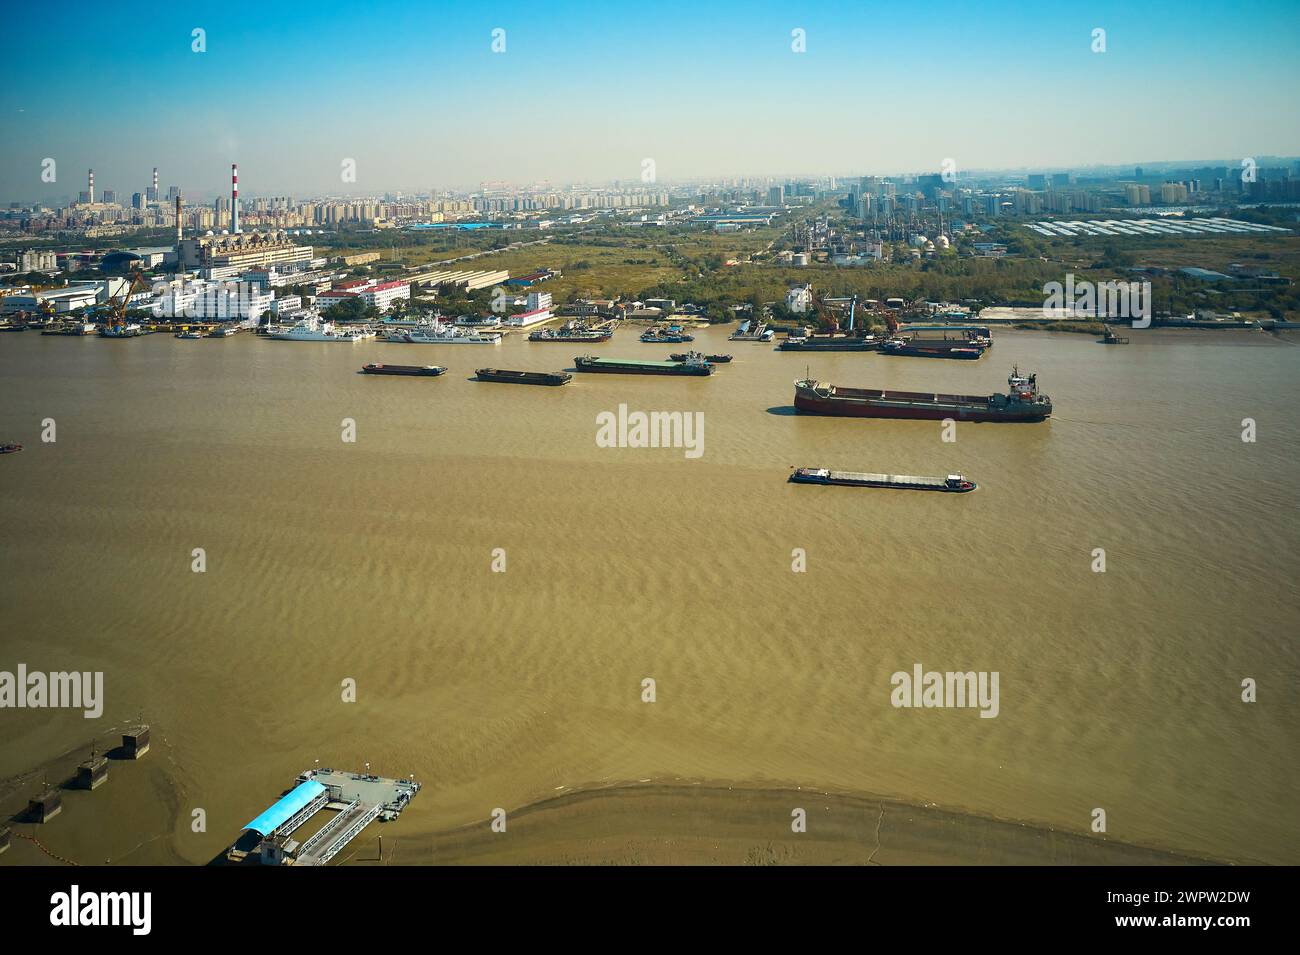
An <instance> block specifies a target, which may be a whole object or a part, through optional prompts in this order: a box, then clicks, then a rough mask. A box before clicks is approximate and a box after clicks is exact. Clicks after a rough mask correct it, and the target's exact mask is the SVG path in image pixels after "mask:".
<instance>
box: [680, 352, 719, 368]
mask: <svg viewBox="0 0 1300 955" xmlns="http://www.w3.org/2000/svg"><path fill="white" fill-rule="evenodd" d="M698 354H699V352H689V351H688V352H685V353H682V352H678V353H677V354H675V355H669V356H668V357H669V358H670V359H672V360H673V361H689V360H690V357H691V356H692V355H698ZM704 359H705V360H706V361H707V362H708V363H709V364H710V365H725V364H728V363H729V362H730V361H731V356H730V355H705V356H704Z"/></svg>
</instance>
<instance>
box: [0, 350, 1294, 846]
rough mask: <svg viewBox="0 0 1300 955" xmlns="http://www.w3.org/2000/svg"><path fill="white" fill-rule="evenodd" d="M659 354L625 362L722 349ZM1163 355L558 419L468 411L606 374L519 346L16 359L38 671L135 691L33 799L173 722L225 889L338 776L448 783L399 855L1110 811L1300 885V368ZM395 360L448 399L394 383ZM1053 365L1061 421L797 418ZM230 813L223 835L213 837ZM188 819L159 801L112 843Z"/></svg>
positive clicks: (972, 367) (743, 360) (725, 379)
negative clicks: (916, 691)
mask: <svg viewBox="0 0 1300 955" xmlns="http://www.w3.org/2000/svg"><path fill="white" fill-rule="evenodd" d="M638 331H639V330H632V329H628V328H624V329H622V330H620V331H619V332H618V333H617V334H616V336H615V339H614V340H613V341H612V342H610V343H608V344H604V345H597V346H593V347H592V348H591V351H592V352H593V353H595V354H599V355H606V356H610V357H632V358H654V359H662V358H666V357H667V353H668V352H669V351H679V350H683V349H684V347H685V346H655V345H649V344H641V343H639V342H637V341H636V335H637V332H638ZM1130 334H1131V335H1132V336H1133V338H1134V343H1133V344H1131V345H1129V346H1126V347H1103V346H1102V345H1100V344H1097V343H1096V342H1095V341H1094V339H1093V338H1092V337H1091V336H1087V335H1074V334H1051V333H1039V332H1019V331H1001V330H996V329H995V332H994V335H995V339H996V345H995V347H994V348H993V349H992V351H991V352H989V354H988V355H987V356H985V357H984V358H983V359H981V360H980V361H978V362H945V361H936V360H927V359H919V358H900V357H887V356H880V355H874V354H867V355H861V354H838V355H822V356H816V355H814V356H808V355H803V354H783V353H780V352H777V351H774V350H773V348H772V346H771V345H760V344H752V343H740V342H728V341H726V331H725V330H723V329H710V330H706V331H703V332H701V333H700V337H699V339H698V340H697V342H696V343H695V347H699V348H702V350H707V351H711V352H717V351H725V352H730V353H732V354H734V355H735V356H736V360H735V361H734V362H733V363H732V364H730V365H726V366H722V367H721V368H720V369H719V371H718V373H717V374H716V375H715V376H713V377H712V378H710V379H702V380H701V379H689V378H653V377H632V376H621V375H575V380H574V382H573V383H572V384H570V385H567V386H565V387H562V388H539V387H521V386H512V385H504V384H489V383H478V382H475V381H472V380H470V379H471V376H472V375H473V371H474V368H475V367H477V366H479V365H494V366H498V367H505V368H525V369H534V370H559V369H562V368H571V367H572V363H573V357H574V356H575V355H578V354H581V353H582V352H583V350H584V349H583V348H582V347H581V346H578V347H575V346H573V345H565V344H536V343H529V342H527V341H525V340H524V339H523V337H522V336H518V335H514V336H510V337H509V338H508V339H507V340H506V342H505V343H504V344H502V345H501V346H498V347H482V346H416V345H396V344H387V343H382V342H380V343H376V342H368V343H359V344H355V345H353V344H313V343H288V342H271V341H265V340H259V339H256V338H255V337H254V336H252V335H240V336H236V337H235V338H232V339H227V340H204V341H178V340H175V339H173V338H172V337H170V336H167V335H154V336H150V337H147V338H142V339H136V340H126V341H104V340H99V339H93V338H88V339H70V338H55V337H43V336H39V335H37V334H35V333H30V332H29V333H25V334H17V335H16V334H10V335H4V336H0V442H2V441H19V442H22V443H23V444H24V445H25V446H26V449H25V450H24V451H23V452H21V453H19V454H12V455H6V456H3V457H0V540H2V541H3V547H2V548H0V597H2V598H3V608H4V617H3V623H0V634H2V636H0V671H10V672H12V671H14V670H15V669H16V667H17V665H18V664H19V663H25V664H26V665H27V667H28V668H29V670H45V671H50V670H74V669H75V670H82V671H102V672H103V673H104V686H105V697H106V701H105V706H104V715H103V717H101V718H100V719H99V720H88V719H85V718H83V716H82V714H81V712H80V711H76V710H49V709H46V710H33V709H21V710H19V709H4V710H0V777H5V776H11V775H13V774H16V773H20V772H23V771H25V770H29V769H31V768H32V767H34V766H38V765H40V764H41V763H42V762H44V761H46V760H49V759H51V758H52V757H54V756H56V755H58V754H60V753H64V752H66V751H68V750H70V749H72V748H74V747H77V746H80V745H82V744H84V743H87V742H88V741H90V740H91V739H92V737H95V736H96V734H99V733H101V732H104V733H107V730H108V728H109V727H111V726H116V725H118V724H120V723H122V722H123V721H126V720H131V719H135V718H138V717H140V716H143V717H144V718H145V719H146V720H148V721H149V722H150V723H151V724H152V725H153V726H154V727H155V732H156V733H159V734H160V735H163V736H165V738H166V740H167V754H168V755H167V759H168V763H167V773H168V774H169V776H170V777H171V779H172V781H173V784H174V785H175V787H176V790H177V791H178V792H179V793H181V794H182V795H181V797H178V798H180V799H181V802H180V805H179V806H178V807H177V810H178V812H180V813H181V814H182V816H181V817H178V818H180V821H179V822H178V823H175V825H174V826H173V828H174V830H175V831H174V832H173V833H172V836H171V838H170V840H168V839H163V840H161V843H159V844H157V845H156V846H155V849H154V850H149V851H146V852H145V853H144V854H143V855H142V856H140V857H138V858H137V861H168V860H171V861H175V860H177V859H181V860H187V861H191V862H202V861H206V860H207V859H208V858H210V857H211V856H212V855H213V854H215V853H217V852H218V851H219V850H220V849H221V847H222V846H224V845H226V844H228V843H229V842H230V841H231V840H232V839H233V838H234V836H235V835H237V834H238V831H239V829H240V827H241V826H242V825H243V823H244V822H246V821H247V820H248V819H250V818H252V817H253V816H255V815H256V814H257V813H258V812H260V811H261V810H262V809H263V808H265V807H266V806H267V805H269V803H270V802H272V801H273V800H274V798H275V797H276V796H277V795H278V794H279V793H280V792H281V791H282V790H283V789H284V788H285V787H286V786H288V785H289V784H290V783H292V781H293V777H294V775H295V774H296V773H298V772H299V771H301V770H303V769H305V768H310V767H311V766H313V765H315V761H316V760H320V764H321V765H323V766H324V765H332V766H335V767H340V768H346V769H356V770H361V769H363V768H364V765H365V764H366V763H367V762H368V763H369V764H370V767H371V769H372V771H374V772H377V773H380V774H383V775H390V776H405V775H407V774H408V773H411V774H414V775H415V777H416V778H417V779H420V780H421V781H423V782H424V784H425V788H424V791H423V792H422V793H421V794H420V796H419V797H418V798H417V799H416V800H415V801H414V802H413V803H412V805H411V807H410V809H408V810H407V813H406V814H404V816H403V820H402V822H401V823H399V825H404V824H406V820H407V819H408V817H412V818H413V819H414V824H415V825H416V826H419V827H424V828H426V829H428V830H434V829H446V828H450V827H456V826H464V825H469V824H471V823H476V822H477V821H480V820H485V819H486V818H487V817H488V815H489V813H490V812H491V810H492V809H493V808H494V807H498V806H499V807H507V808H511V807H519V806H524V805H527V804H530V803H533V802H536V801H538V800H542V799H547V798H549V797H552V796H554V795H556V794H557V793H565V792H571V791H578V790H583V789H584V788H587V787H594V786H606V785H612V784H615V783H632V784H635V783H637V782H638V781H640V780H654V781H655V782H656V783H659V782H665V781H669V782H670V781H683V782H689V781H701V780H707V781H712V782H713V783H715V784H717V783H721V784H723V785H725V784H734V785H737V786H752V787H772V788H780V787H787V788H788V787H796V786H803V787H820V788H824V789H829V790H835V791H840V792H846V793H854V792H862V793H874V794H880V795H883V796H888V797H890V798H893V799H898V800H904V801H907V802H911V803H917V804H927V805H930V804H933V805H937V806H939V807H943V808H944V809H945V810H949V811H953V812H959V813H972V814H976V815H980V816H984V817H993V818H997V819H1004V820H1013V821H1019V822H1024V823H1028V824H1031V825H1035V826H1044V827H1054V828H1059V829H1063V830H1068V831H1071V832H1078V833H1083V834H1087V833H1089V827H1090V824H1091V822H1092V813H1093V810H1094V809H1095V808H1103V809H1104V810H1105V811H1106V816H1107V833H1106V835H1107V838H1110V839H1114V840H1118V841H1122V842H1129V843H1135V844H1139V845H1144V846H1150V847H1155V848H1162V849H1167V850H1172V851H1176V852H1181V853H1188V854H1192V855H1199V856H1208V857H1212V858H1218V859H1227V860H1240V861H1252V860H1253V861H1264V862H1275V863H1292V864H1294V863H1296V862H1300V848H1298V846H1300V838H1298V837H1300V808H1298V806H1297V800H1296V795H1295V794H1296V792H1297V789H1298V788H1300V769H1298V768H1297V760H1296V758H1295V757H1296V753H1297V751H1300V747H1298V746H1297V736H1298V735H1300V730H1298V729H1297V727H1300V702H1298V701H1297V695H1296V689H1297V686H1300V648H1298V645H1297V635H1298V634H1300V602H1298V598H1300V587H1298V585H1297V574H1296V561H1297V558H1300V520H1298V519H1297V517H1298V515H1297V502H1298V501H1300V476H1298V475H1297V469H1296V463H1297V454H1296V449H1297V446H1298V443H1297V441H1298V439H1300V424H1298V423H1297V408H1300V350H1298V348H1297V344H1296V340H1295V339H1287V338H1285V337H1283V338H1279V337H1273V336H1269V335H1265V334H1262V333H1258V332H1245V331H1243V332H1215V333H1209V332H1194V331H1189V332H1174V331H1167V332H1154V333H1152V332H1148V333H1142V332H1132V333H1130ZM369 361H385V362H390V363H406V364H441V365H447V366H449V368H450V371H449V372H448V373H447V374H446V375H444V376H442V377H441V378H437V379H418V378H379V377H372V376H365V375H360V374H357V372H358V370H359V368H360V366H361V365H362V364H363V363H365V362H369ZM1014 364H1018V365H1019V366H1020V369H1021V371H1022V372H1036V373H1037V374H1038V379H1039V383H1040V386H1041V387H1042V389H1043V390H1044V391H1045V392H1047V393H1048V394H1050V395H1051V396H1052V398H1053V400H1054V402H1055V406H1056V415H1055V416H1054V417H1053V418H1052V419H1051V420H1050V421H1047V422H1044V423H1041V424H1028V425H1007V424H1001V425H999V424H969V423H963V424H959V425H958V426H957V431H956V437H957V440H956V441H955V442H951V443H948V442H944V441H943V440H941V433H942V427H941V425H940V423H939V422H924V421H884V420H860V419H847V418H816V417H807V416H798V415H795V414H793V409H792V407H791V402H792V400H793V381H794V379H795V378H797V377H802V376H803V373H804V371H805V368H808V369H810V370H811V372H812V374H813V375H814V376H815V377H818V378H820V379H822V380H823V381H832V382H836V383H840V384H845V385H860V386H866V387H872V386H874V387H886V388H896V389H907V390H920V391H942V392H957V393H967V394H985V393H991V392H994V391H1002V390H1005V387H1006V377H1007V374H1008V372H1009V371H1010V370H1011V367H1012V365H1014ZM620 403H626V404H627V406H628V409H629V410H632V411H636V410H641V411H690V412H701V413H702V414H703V421H704V430H703V438H704V443H703V454H702V455H701V456H700V457H698V458H692V457H688V456H687V455H686V454H685V453H684V450H683V449H681V448H658V449H647V448H609V447H600V446H598V444H597V441H596V433H597V415H599V414H600V413H601V412H617V409H618V405H619V404H620ZM47 418H52V419H54V421H55V427H56V440H55V441H54V442H52V443H47V442H43V441H42V440H41V430H42V424H41V422H42V420H43V419H47ZM345 418H350V419H353V420H354V421H355V427H356V441H355V442H353V443H348V442H344V441H343V440H342V439H341V433H342V424H341V422H342V421H343V419H345ZM1244 418H1252V419H1254V421H1255V423H1256V428H1257V440H1256V441H1254V442H1252V443H1247V442H1243V441H1242V437H1241V434H1242V420H1243V419H1244ZM795 465H800V466H824V467H832V468H842V469H848V470H866V471H886V472H893V473H907V474H921V475H939V476H941V475H945V474H948V473H950V472H953V471H957V470H960V471H962V472H964V473H965V474H966V475H967V476H969V477H970V478H971V479H973V480H975V481H976V482H978V484H979V489H978V490H977V491H975V492H974V493H970V494H933V493H922V492H911V491H893V490H870V489H859V488H843V487H807V486H798V485H792V484H789V483H787V482H786V478H787V476H788V473H789V468H790V467H791V466H795ZM195 548H203V549H204V550H205V552H206V560H207V569H206V572H204V573H194V572H192V569H191V562H192V560H193V558H192V556H191V553H192V551H193V550H194V549H195ZM497 548H500V549H502V550H504V552H505V567H506V569H505V572H503V573H497V572H494V571H493V561H494V550H495V549H497ZM1096 548H1102V549H1104V550H1105V559H1106V570H1105V572H1104V573H1096V572H1094V570H1093V565H1094V558H1093V551H1094V549H1096ZM796 549H802V551H803V552H804V554H805V555H806V571H805V572H802V573H796V572H794V571H793V570H792V562H793V560H794V557H793V553H794V551H795V550H796ZM498 564H499V561H498ZM918 663H919V664H921V665H922V666H923V667H924V668H925V669H926V670H938V671H968V670H973V671H997V672H998V674H999V677H1000V682H999V687H1000V691H999V692H1000V698H999V709H998V715H997V717H996V718H980V714H979V711H978V710H976V709H971V708H966V709H957V708H953V709H915V708H896V707H894V706H893V705H891V692H892V689H893V687H892V685H891V681H890V678H891V674H893V673H894V672H895V671H908V672H910V671H911V670H912V668H913V666H914V665H915V664H918ZM646 678H651V679H653V680H654V681H655V691H656V700H655V702H653V703H646V702H643V701H642V681H643V680H644V679H646ZM346 679H351V680H355V681H356V702H344V701H343V699H342V689H341V684H342V682H343V681H344V680H346ZM1247 679H1251V680H1254V681H1256V684H1257V687H1258V690H1257V693H1258V700H1257V702H1253V703H1247V702H1243V701H1242V699H1241V696H1242V681H1243V680H1247ZM104 741H105V742H108V741H111V740H104ZM160 765H161V764H160ZM110 785H112V784H110ZM106 804H107V803H106ZM191 806H200V807H203V808H205V810H206V812H207V816H208V826H207V833H206V835H203V836H200V837H193V838H187V837H189V836H190V827H189V826H188V819H189V809H190V807H191ZM139 812H140V814H145V812H146V810H143V809H142V810H139ZM158 822H159V821H158V820H157V819H143V818H133V816H132V810H131V809H130V807H129V805H128V806H126V807H125V808H123V809H121V810H119V817H118V818H116V819H114V820H113V821H112V825H113V826H115V827H121V828H123V829H126V830H129V829H131V828H132V827H137V828H140V829H141V830H145V829H148V828H149V827H151V826H152V827H153V828H154V829H157V828H158ZM166 828H167V826H164V829H166ZM73 848H74V849H75V846H74V847H73ZM150 852H152V854H150ZM10 855H11V856H12V853H11V854H10Z"/></svg>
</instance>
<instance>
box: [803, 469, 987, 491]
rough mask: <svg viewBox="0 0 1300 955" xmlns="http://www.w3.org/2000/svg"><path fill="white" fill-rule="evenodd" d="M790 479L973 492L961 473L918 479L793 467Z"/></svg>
mask: <svg viewBox="0 0 1300 955" xmlns="http://www.w3.org/2000/svg"><path fill="white" fill-rule="evenodd" d="M790 480H791V481H793V482H794V483H796V484H841V485H844V486H846V487H893V488H900V489H903V490H908V491H947V492H949V493H955V494H964V493H965V492H967V491H973V490H975V482H974V481H968V480H966V478H964V477H962V475H960V474H949V475H948V476H947V477H946V478H937V477H917V476H916V475H914V474H870V473H868V472H865V471H832V470H831V469H830V468H795V469H794V471H793V472H792V473H791V475H790Z"/></svg>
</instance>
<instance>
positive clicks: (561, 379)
mask: <svg viewBox="0 0 1300 955" xmlns="http://www.w3.org/2000/svg"><path fill="white" fill-rule="evenodd" d="M474 374H475V375H476V376H477V377H478V380H479V381H500V382H503V383H505V384H510V385H567V384H568V383H569V382H570V381H572V380H573V376H572V375H571V374H569V373H568V372H567V371H508V370H507V369H504V368H480V369H479V370H478V371H476V372H474Z"/></svg>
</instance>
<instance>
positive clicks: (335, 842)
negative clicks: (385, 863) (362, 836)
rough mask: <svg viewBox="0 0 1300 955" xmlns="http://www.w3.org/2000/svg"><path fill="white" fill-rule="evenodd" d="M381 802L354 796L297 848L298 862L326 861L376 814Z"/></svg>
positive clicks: (323, 863)
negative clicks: (362, 799)
mask: <svg viewBox="0 0 1300 955" xmlns="http://www.w3.org/2000/svg"><path fill="white" fill-rule="evenodd" d="M381 809H383V807H382V806H380V805H378V804H376V803H365V802H362V801H361V800H360V799H354V800H352V802H350V803H348V805H347V808H345V809H343V810H342V811H341V812H339V814H338V815H337V816H335V817H334V818H333V819H331V820H330V821H329V822H328V823H327V824H326V825H324V826H323V827H321V829H320V831H319V832H317V833H316V834H315V835H313V836H311V837H310V838H308V839H307V841H306V842H304V843H303V844H302V847H301V848H300V849H299V850H298V858H297V864H298V865H325V864H326V863H328V862H329V861H330V859H333V858H334V857H335V856H336V855H338V853H339V850H341V849H342V848H343V847H344V846H346V845H347V844H348V843H349V842H351V841H352V840H353V839H355V838H356V837H357V835H358V834H359V833H360V832H361V830H363V829H365V828H366V826H368V825H370V823H371V822H373V821H374V819H375V817H376V816H378V815H379V812H380V810H381Z"/></svg>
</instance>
